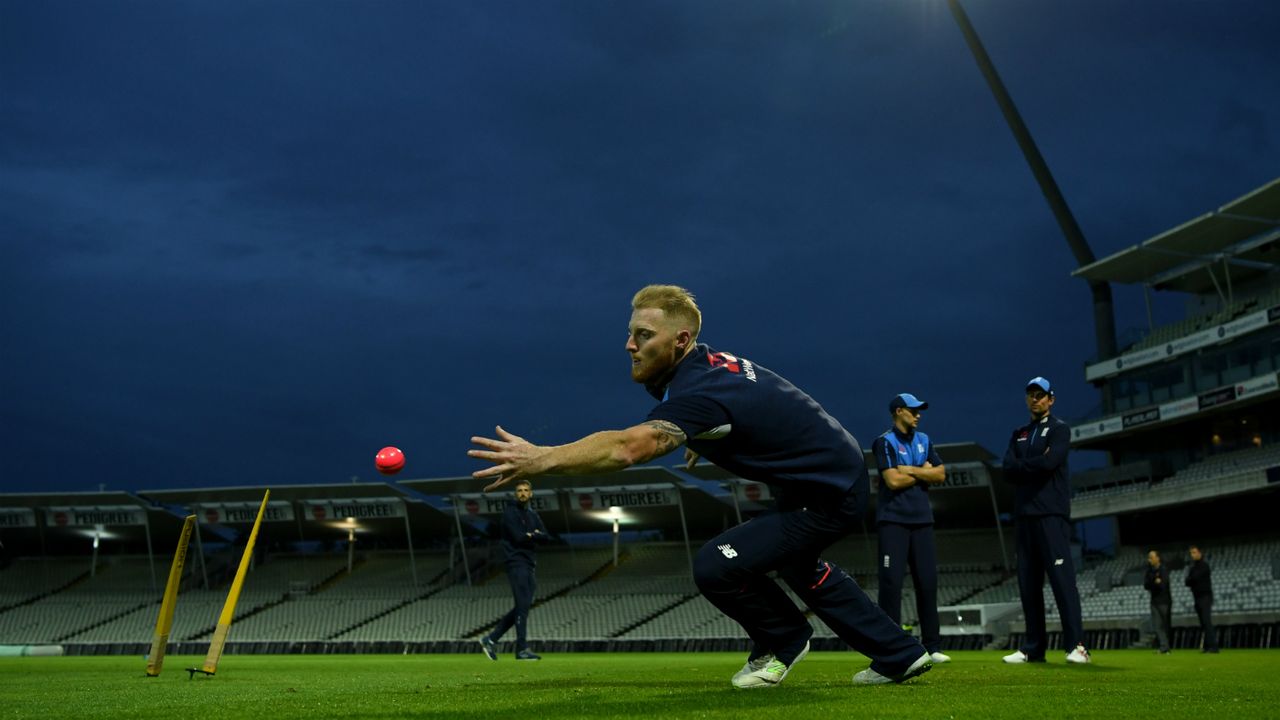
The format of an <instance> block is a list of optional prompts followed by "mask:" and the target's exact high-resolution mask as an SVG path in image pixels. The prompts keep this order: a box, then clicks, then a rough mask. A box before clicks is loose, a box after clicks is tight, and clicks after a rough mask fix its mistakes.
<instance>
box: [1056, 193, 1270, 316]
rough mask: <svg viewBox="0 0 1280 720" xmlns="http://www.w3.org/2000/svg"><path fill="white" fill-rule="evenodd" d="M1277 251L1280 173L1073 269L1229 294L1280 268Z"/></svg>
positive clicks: (1085, 274)
mask: <svg viewBox="0 0 1280 720" xmlns="http://www.w3.org/2000/svg"><path fill="white" fill-rule="evenodd" d="M1278 251H1280V178H1277V179H1275V180H1272V181H1271V182H1269V183H1267V184H1266V185H1263V186H1262V187H1260V188H1257V189H1256V190H1253V191H1252V192H1250V193H1248V194H1246V195H1244V196H1242V197H1239V198H1236V199H1235V200H1232V201H1231V202H1229V203H1227V204H1226V205H1223V206H1222V207H1220V208H1218V209H1217V210H1213V211H1210V212H1207V213H1205V214H1204V215H1201V216H1200V217H1197V218H1195V219H1194V220H1190V221H1188V222H1185V223H1183V224H1181V225H1179V226H1177V227H1175V228H1173V229H1172V230H1167V231H1165V232H1162V233H1160V234H1159V235H1156V236H1155V237H1153V238H1150V239H1148V240H1144V241H1142V242H1141V243H1139V244H1137V245H1134V246H1133V247H1129V248H1125V249H1124V250H1121V251H1120V252H1118V253H1115V254H1113V255H1110V256H1109V257H1105V258H1103V259H1101V260H1098V261H1097V262H1093V263H1090V264H1089V265H1085V266H1084V267H1081V268H1077V269H1076V270H1074V271H1072V273H1071V274H1072V275H1073V276H1075V277H1079V278H1084V279H1086V280H1102V281H1107V282H1116V283H1130V284H1132V283H1139V284H1142V285H1146V286H1147V287H1151V288H1154V289H1157V290H1178V291H1182V292H1189V293H1196V294H1201V293H1208V292H1215V291H1216V292H1217V293H1218V294H1219V295H1225V294H1229V290H1230V287H1231V284H1232V283H1235V282H1241V281H1245V280H1249V279H1252V278H1256V277H1258V276H1261V275H1264V274H1266V273H1269V272H1271V271H1273V270H1275V269H1276V267H1277V265H1276V260H1277V253H1278Z"/></svg>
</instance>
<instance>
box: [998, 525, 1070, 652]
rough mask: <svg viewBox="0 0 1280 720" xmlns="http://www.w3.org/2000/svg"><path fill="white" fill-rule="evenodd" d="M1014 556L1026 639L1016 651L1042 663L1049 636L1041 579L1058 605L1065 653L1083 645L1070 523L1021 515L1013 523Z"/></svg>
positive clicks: (1047, 647)
mask: <svg viewBox="0 0 1280 720" xmlns="http://www.w3.org/2000/svg"><path fill="white" fill-rule="evenodd" d="M1014 537H1015V542H1016V543H1017V554H1018V591H1019V593H1020V594H1021V595H1022V614H1023V615H1024V616H1025V617H1026V621H1027V637H1026V639H1025V640H1023V641H1022V647H1021V648H1020V649H1021V650H1022V652H1023V653H1024V654H1026V656H1027V657H1028V658H1031V659H1032V660H1042V659H1044V655H1045V652H1046V651H1048V649H1049V636H1048V634H1047V633H1046V632H1045V627H1044V578H1045V575H1048V576H1049V586H1050V587H1051V588H1053V597H1054V599H1055V600H1057V601H1058V614H1059V615H1060V616H1061V617H1062V641H1063V645H1064V646H1065V647H1066V650H1067V652H1071V651H1072V650H1074V649H1075V647H1076V645H1078V644H1080V643H1082V642H1084V621H1083V619H1082V618H1081V615H1080V594H1079V593H1078V592H1077V591H1076V568H1075V564H1074V563H1072V562H1071V523H1069V522H1068V521H1067V519H1066V518H1064V517H1062V516H1061V515H1022V516H1019V517H1018V518H1017V520H1016V521H1015V522H1014Z"/></svg>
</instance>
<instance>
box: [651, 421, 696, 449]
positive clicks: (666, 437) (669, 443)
mask: <svg viewBox="0 0 1280 720" xmlns="http://www.w3.org/2000/svg"><path fill="white" fill-rule="evenodd" d="M645 425H647V426H649V427H651V428H653V429H654V430H657V431H658V454H659V455H666V454H667V453H669V452H671V451H672V450H675V449H676V448H678V447H680V446H681V445H683V444H684V441H685V440H686V439H687V438H686V437H685V434H684V431H683V430H681V429H680V427H679V426H678V425H676V424H675V423H673V422H670V421H667V420H650V421H649V422H647V423H645Z"/></svg>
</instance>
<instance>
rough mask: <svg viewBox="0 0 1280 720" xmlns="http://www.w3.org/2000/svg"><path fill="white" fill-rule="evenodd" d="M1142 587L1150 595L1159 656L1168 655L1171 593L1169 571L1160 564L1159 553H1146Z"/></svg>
mask: <svg viewBox="0 0 1280 720" xmlns="http://www.w3.org/2000/svg"><path fill="white" fill-rule="evenodd" d="M1142 587H1144V588H1146V589H1147V592H1149V593H1151V624H1152V625H1153V626H1155V630H1156V640H1157V641H1158V642H1159V643H1160V647H1159V651H1160V654H1161V655H1168V654H1169V642H1170V640H1172V639H1173V619H1172V618H1173V593H1171V592H1170V591H1169V569H1168V568H1166V567H1165V566H1164V565H1163V564H1162V563H1161V562H1160V553H1158V552H1156V551H1155V550H1152V551H1151V552H1149V553H1147V574H1146V575H1145V576H1144V577H1143V578H1142Z"/></svg>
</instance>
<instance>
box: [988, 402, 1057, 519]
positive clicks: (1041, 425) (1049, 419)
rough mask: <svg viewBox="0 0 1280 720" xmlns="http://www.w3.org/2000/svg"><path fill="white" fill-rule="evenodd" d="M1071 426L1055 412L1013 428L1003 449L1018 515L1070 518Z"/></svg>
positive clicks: (1014, 512)
mask: <svg viewBox="0 0 1280 720" xmlns="http://www.w3.org/2000/svg"><path fill="white" fill-rule="evenodd" d="M1070 449H1071V428H1070V427H1068V426H1067V424H1066V423H1064V422H1062V421H1061V420H1059V419H1058V418H1057V417H1056V416H1054V415H1045V416H1044V417H1043V418H1041V419H1040V421H1039V422H1032V423H1030V424H1028V425H1024V426H1023V427H1020V428H1018V429H1017V430H1014V431H1013V436H1012V437H1010V438H1009V447H1008V448H1007V449H1006V450H1005V452H1004V463H1003V465H1004V477H1005V479H1006V480H1008V481H1009V482H1011V483H1013V484H1014V486H1015V488H1014V493H1013V514H1014V515H1015V516H1022V515H1025V516H1040V515H1060V516H1062V517H1064V518H1067V519H1070V518H1071V481H1070V479H1069V476H1068V470H1067V451H1068V450H1070Z"/></svg>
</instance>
